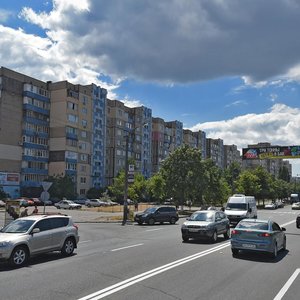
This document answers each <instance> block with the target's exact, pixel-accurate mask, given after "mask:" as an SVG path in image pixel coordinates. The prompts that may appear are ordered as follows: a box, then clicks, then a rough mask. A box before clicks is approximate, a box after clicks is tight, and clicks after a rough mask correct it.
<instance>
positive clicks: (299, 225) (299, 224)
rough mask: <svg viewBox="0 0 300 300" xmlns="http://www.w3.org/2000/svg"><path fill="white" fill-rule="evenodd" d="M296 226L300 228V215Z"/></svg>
mask: <svg viewBox="0 0 300 300" xmlns="http://www.w3.org/2000/svg"><path fill="white" fill-rule="evenodd" d="M296 227H297V228H300V215H298V216H297V218H296Z"/></svg>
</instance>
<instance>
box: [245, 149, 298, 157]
mask: <svg viewBox="0 0 300 300" xmlns="http://www.w3.org/2000/svg"><path fill="white" fill-rule="evenodd" d="M274 158H275V159H276V158H284V159H291V158H300V146H270V147H258V148H243V159H274Z"/></svg>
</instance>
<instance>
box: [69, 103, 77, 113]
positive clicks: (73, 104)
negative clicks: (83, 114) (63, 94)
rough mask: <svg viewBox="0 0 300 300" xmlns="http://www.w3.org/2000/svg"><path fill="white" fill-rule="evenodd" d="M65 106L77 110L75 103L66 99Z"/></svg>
mask: <svg viewBox="0 0 300 300" xmlns="http://www.w3.org/2000/svg"><path fill="white" fill-rule="evenodd" d="M67 108H68V109H71V110H75V111H77V110H78V105H77V104H76V103H73V102H70V101H68V102H67Z"/></svg>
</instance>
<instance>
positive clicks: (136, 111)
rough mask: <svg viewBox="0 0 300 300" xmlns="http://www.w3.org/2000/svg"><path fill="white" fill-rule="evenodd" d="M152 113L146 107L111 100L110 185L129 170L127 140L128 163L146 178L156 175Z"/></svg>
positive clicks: (109, 126)
mask: <svg viewBox="0 0 300 300" xmlns="http://www.w3.org/2000/svg"><path fill="white" fill-rule="evenodd" d="M151 135H152V111H151V109H149V108H146V107H144V106H141V107H135V108H130V107H127V106H125V105H124V103H123V102H121V101H118V100H110V99H107V143H106V183H107V185H111V184H112V183H113V178H115V177H116V176H117V175H118V173H119V172H120V171H121V170H122V169H124V168H125V157H126V140H128V160H129V162H132V163H133V162H134V164H135V171H136V172H140V173H142V174H143V175H144V176H145V177H146V178H149V177H150V176H151V175H152V162H151V151H152V143H151Z"/></svg>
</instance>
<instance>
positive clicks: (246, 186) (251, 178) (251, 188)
mask: <svg viewBox="0 0 300 300" xmlns="http://www.w3.org/2000/svg"><path fill="white" fill-rule="evenodd" d="M236 185H237V192H238V193H240V194H245V195H248V196H255V197H257V195H258V194H259V192H260V190H261V185H260V183H259V177H258V176H256V175H255V174H253V173H252V172H251V171H248V170H247V171H243V172H242V173H241V174H240V176H239V178H238V179H237V181H236Z"/></svg>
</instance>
